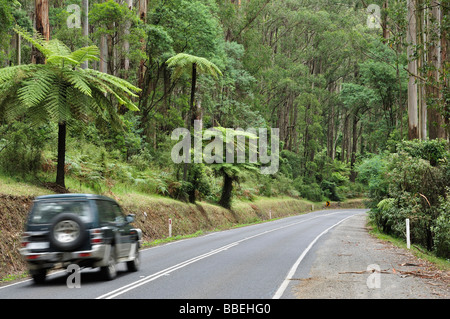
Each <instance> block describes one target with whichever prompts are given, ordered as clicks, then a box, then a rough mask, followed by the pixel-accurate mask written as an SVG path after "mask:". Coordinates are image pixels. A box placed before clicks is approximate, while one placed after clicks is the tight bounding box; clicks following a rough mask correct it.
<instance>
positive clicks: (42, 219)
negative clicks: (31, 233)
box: [31, 200, 92, 224]
mask: <svg viewBox="0 0 450 319" xmlns="http://www.w3.org/2000/svg"><path fill="white" fill-rule="evenodd" d="M61 213H71V214H75V215H77V216H78V217H80V218H81V220H83V221H84V222H90V221H91V220H92V217H91V214H90V211H89V204H88V202H87V201H73V200H68V201H56V202H51V201H43V202H36V203H35V204H34V207H33V214H32V216H31V223H32V224H48V223H50V221H51V220H52V219H53V218H54V217H55V216H56V215H58V214H61Z"/></svg>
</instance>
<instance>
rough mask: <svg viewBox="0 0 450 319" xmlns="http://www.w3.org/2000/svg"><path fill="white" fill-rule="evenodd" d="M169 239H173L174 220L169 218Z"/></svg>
mask: <svg viewBox="0 0 450 319" xmlns="http://www.w3.org/2000/svg"><path fill="white" fill-rule="evenodd" d="M169 237H172V218H169Z"/></svg>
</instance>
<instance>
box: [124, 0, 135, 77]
mask: <svg viewBox="0 0 450 319" xmlns="http://www.w3.org/2000/svg"><path fill="white" fill-rule="evenodd" d="M126 3H127V6H128V9H129V10H132V9H133V0H126ZM130 29H131V21H127V22H126V23H125V30H124V32H123V33H124V34H125V41H124V42H123V51H124V52H125V59H124V66H123V68H124V69H125V71H128V70H129V68H130V58H129V57H128V54H129V52H130V43H129V41H128V39H127V37H129V35H130Z"/></svg>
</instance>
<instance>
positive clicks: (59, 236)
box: [49, 213, 86, 251]
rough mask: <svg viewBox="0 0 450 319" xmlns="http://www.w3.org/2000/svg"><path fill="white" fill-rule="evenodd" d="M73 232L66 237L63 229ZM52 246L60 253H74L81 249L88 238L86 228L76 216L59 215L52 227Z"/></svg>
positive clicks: (68, 214) (50, 234)
mask: <svg viewBox="0 0 450 319" xmlns="http://www.w3.org/2000/svg"><path fill="white" fill-rule="evenodd" d="M64 228H65V229H68V230H69V231H72V233H71V234H69V235H67V234H66V236H64V232H61V229H64ZM49 237H50V238H49V241H50V244H51V245H52V246H53V247H54V248H55V249H57V250H60V251H72V250H75V249H77V248H79V247H80V246H81V245H82V244H83V243H84V240H85V238H86V227H85V225H84V223H83V221H82V220H81V218H80V217H78V216H77V215H75V214H70V213H63V214H59V215H57V216H56V217H55V218H54V219H53V220H52V224H51V226H50V233H49Z"/></svg>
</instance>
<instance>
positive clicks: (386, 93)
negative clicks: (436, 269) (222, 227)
mask: <svg viewBox="0 0 450 319" xmlns="http://www.w3.org/2000/svg"><path fill="white" fill-rule="evenodd" d="M449 10H450V1H449V0H440V1H438V0H373V1H371V2H370V3H369V2H368V1H364V0H276V1H271V0H169V1H167V0H134V1H133V0H108V1H102V0H91V1H88V0H54V1H49V0H0V24H1V28H0V67H2V69H1V70H0V173H1V174H2V176H9V177H11V176H12V177H13V178H16V179H21V180H26V181H32V182H39V183H47V184H50V183H54V182H55V181H56V183H55V184H56V185H57V186H58V187H60V188H62V189H66V188H69V189H77V190H83V191H93V192H98V193H106V194H117V193H126V192H128V191H136V192H143V193H148V194H158V195H162V196H170V197H172V198H175V199H179V200H183V201H190V202H195V201H196V200H205V201H209V202H212V203H219V204H221V205H222V206H224V207H231V203H232V199H233V198H239V199H243V200H252V199H253V198H255V197H258V196H269V197H270V196H291V197H302V198H306V199H308V200H311V201H315V202H320V201H324V200H331V201H342V200H345V199H346V198H353V197H364V196H369V198H370V199H371V200H372V202H371V204H370V205H371V208H372V212H373V214H374V220H375V221H376V222H377V223H378V224H379V226H380V227H382V228H384V230H385V231H387V232H394V233H395V231H397V234H399V233H401V231H400V230H398V229H397V228H396V226H395V225H397V222H398V223H400V222H399V221H398V220H400V219H401V218H403V217H404V216H416V217H415V218H416V220H417V222H418V223H421V224H420V225H421V226H420V227H418V228H417V229H419V230H420V231H419V230H418V231H417V232H418V233H417V234H415V236H416V242H418V243H422V244H424V245H425V246H426V247H427V248H428V249H430V250H431V249H435V250H438V251H439V252H440V254H441V255H448V254H449V251H450V238H449V229H450V226H449V224H450V222H449V220H448V218H449V214H450V213H449V207H450V205H449V200H450V196H449V194H450V189H449V188H448V187H450V182H449V181H450V164H449V160H450V153H449V144H448V140H449V136H450V126H449V125H450V123H449V118H450V104H449V99H450V91H449V80H448V79H449V66H450V64H449V53H448V50H449V34H450V30H449V29H450V24H449V15H448V12H449ZM195 121H197V123H198V121H201V123H202V124H201V126H202V129H203V130H205V129H207V128H212V127H215V128H219V129H220V128H221V129H223V128H235V129H236V128H242V129H243V130H248V129H250V128H256V129H259V128H264V129H267V132H271V130H270V129H271V128H277V129H278V131H277V132H278V136H277V137H278V139H279V145H278V147H279V156H277V161H279V168H278V169H277V171H276V172H275V173H274V174H261V172H260V170H259V168H258V167H259V166H261V163H260V162H259V161H258V162H256V163H248V162H247V163H239V162H238V163H229V162H225V161H224V162H222V163H217V162H216V163H206V162H205V161H200V163H193V162H192V163H175V162H174V161H173V160H172V157H171V151H172V150H173V147H174V145H175V144H176V143H178V142H179V140H177V139H174V138H173V135H172V133H173V132H174V130H176V129H177V128H187V129H189V130H191V131H192V130H193V129H194V122H195ZM219 131H220V130H219ZM269 135H271V136H269V137H270V138H272V139H273V138H275V136H272V135H273V134H269ZM243 136H244V137H245V136H247V137H248V134H247V135H246V134H244V135H243ZM203 143H205V142H204V141H203ZM192 145H194V143H192ZM269 145H270V143H269ZM244 146H245V147H244V149H243V152H245V153H249V152H250V143H247V144H245V145H244ZM268 151H269V153H270V152H271V151H272V152H274V151H275V150H274V149H273V147H269V150H268ZM187 155H189V154H187ZM395 156H397V157H395ZM423 161H426V164H424V163H423ZM400 166H402V167H400ZM407 175H408V177H406V176H407ZM411 175H414V176H411ZM379 203H381V205H380V204H379ZM393 216H394V217H393ZM423 216H425V218H424V217H423ZM400 217H401V218H400ZM413 221H414V218H413ZM422 224H423V225H422ZM422 230H423V231H422Z"/></svg>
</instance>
